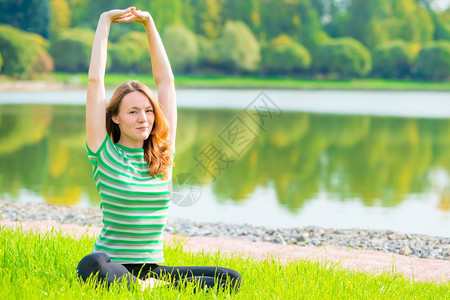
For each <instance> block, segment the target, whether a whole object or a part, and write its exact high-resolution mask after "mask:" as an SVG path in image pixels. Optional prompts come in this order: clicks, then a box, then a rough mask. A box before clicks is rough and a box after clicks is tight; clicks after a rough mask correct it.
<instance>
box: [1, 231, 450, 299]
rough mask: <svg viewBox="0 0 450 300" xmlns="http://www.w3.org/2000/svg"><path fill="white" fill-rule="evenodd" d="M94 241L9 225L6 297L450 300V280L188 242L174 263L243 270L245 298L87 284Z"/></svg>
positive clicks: (170, 260)
mask: <svg viewBox="0 0 450 300" xmlns="http://www.w3.org/2000/svg"><path fill="white" fill-rule="evenodd" d="M93 243H94V238H92V237H88V236H83V237H81V238H79V239H76V238H73V237H71V236H68V235H65V234H63V233H61V232H56V231H55V232H48V233H45V234H42V233H40V234H39V233H33V232H25V231H23V230H22V229H8V228H6V227H3V228H2V229H1V232H0V285H1V286H0V299H40V298H54V299H223V298H234V299H449V295H450V282H447V283H443V284H436V283H422V282H414V281H411V280H407V279H404V278H403V277H402V276H401V275H398V274H394V273H392V272H391V271H392V270H389V271H387V272H386V273H385V274H383V275H380V276H373V275H368V274H365V273H360V272H356V271H354V272H351V271H346V270H343V269H342V268H340V267H339V265H337V264H328V265H326V264H320V263H318V262H313V261H293V262H290V263H287V264H282V263H280V262H278V261H277V260H275V259H273V258H268V259H266V260H264V261H258V260H254V259H250V258H244V257H242V256H239V255H234V256H231V257H227V256H225V255H222V254H221V253H214V254H208V253H197V254H193V253H190V252H185V251H183V245H182V244H180V243H178V244H177V243H175V244H171V245H170V246H168V247H165V257H166V264H167V265H220V266H224V267H229V268H232V269H235V270H237V271H239V272H240V273H241V275H242V277H243V282H242V287H241V290H240V292H238V293H237V294H235V295H232V296H231V297H230V296H229V295H228V294H227V293H220V294H214V293H207V292H200V293H196V294H193V293H192V289H193V287H192V286H188V287H187V288H186V289H185V290H175V289H166V288H156V289H155V290H153V291H151V292H150V291H148V290H147V291H144V292H142V291H140V290H139V289H138V287H137V286H134V287H132V288H131V290H128V289H127V288H126V287H124V286H119V285H114V286H113V287H112V288H111V289H106V288H102V287H95V286H94V285H93V284H82V283H81V282H80V280H79V279H78V278H77V276H76V273H75V269H76V266H77V264H78V262H79V260H80V259H81V258H82V257H83V256H85V255H86V254H88V253H90V252H91V249H92V245H93Z"/></svg>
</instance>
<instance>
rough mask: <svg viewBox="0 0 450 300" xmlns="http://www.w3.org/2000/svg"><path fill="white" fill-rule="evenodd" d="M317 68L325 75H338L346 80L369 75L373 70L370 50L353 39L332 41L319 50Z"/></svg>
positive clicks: (317, 52) (316, 56)
mask: <svg viewBox="0 0 450 300" xmlns="http://www.w3.org/2000/svg"><path fill="white" fill-rule="evenodd" d="M314 62H315V63H314V64H315V68H316V70H317V71H319V72H323V73H333V72H335V73H338V74H340V75H341V76H343V77H344V78H347V77H353V76H356V77H361V76H365V75H367V74H368V73H369V72H370V70H371V68H372V58H371V55H370V52H369V50H367V48H366V47H364V45H362V44H361V43H360V42H359V41H357V40H355V39H353V38H339V39H330V40H328V41H327V42H325V43H324V44H323V45H321V46H319V47H318V48H317V51H316V53H315V55H314Z"/></svg>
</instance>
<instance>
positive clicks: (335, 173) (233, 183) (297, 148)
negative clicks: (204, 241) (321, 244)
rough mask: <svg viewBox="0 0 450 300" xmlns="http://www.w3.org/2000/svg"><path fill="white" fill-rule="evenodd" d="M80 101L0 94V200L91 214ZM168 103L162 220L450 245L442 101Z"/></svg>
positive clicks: (59, 94) (324, 96) (272, 93)
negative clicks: (380, 235) (354, 231)
mask: <svg viewBox="0 0 450 300" xmlns="http://www.w3.org/2000/svg"><path fill="white" fill-rule="evenodd" d="M85 94H86V93H85V91H74V90H69V91H56V92H2V93H0V199H3V200H7V201H20V202H46V203H53V204H62V205H76V206H90V207H98V206H99V197H98V195H97V191H96V188H95V185H94V182H93V179H92V175H91V166H90V165H89V162H88V160H87V157H86V152H85V123H84V122H85V119H84V106H83V103H84V101H85ZM108 95H111V91H109V93H108ZM177 96H178V103H179V107H180V108H179V116H178V130H177V142H176V158H175V167H174V176H173V178H174V180H173V181H174V199H173V202H174V203H173V204H172V206H171V209H170V212H169V216H170V217H171V218H183V219H190V220H196V221H201V222H203V221H204V222H225V223H237V224H243V223H247V224H252V225H262V226H266V227H272V228H275V227H280V228H282V227H298V226H321V227H334V228H364V229H392V230H398V231H403V232H409V233H423V234H429V235H437V236H446V237H448V236H450V93H448V92H375V91H308V90H306V91H297V90H264V91H260V90H215V89H204V90H179V91H178V92H177Z"/></svg>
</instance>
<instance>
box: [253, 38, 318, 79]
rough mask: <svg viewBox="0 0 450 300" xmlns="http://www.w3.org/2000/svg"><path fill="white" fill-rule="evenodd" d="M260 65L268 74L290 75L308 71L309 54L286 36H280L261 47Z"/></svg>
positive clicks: (309, 63) (309, 64)
mask: <svg viewBox="0 0 450 300" xmlns="http://www.w3.org/2000/svg"><path fill="white" fill-rule="evenodd" d="M261 64H262V67H263V68H264V69H266V71H267V72H269V73H291V72H293V71H299V70H306V69H308V68H309V67H310V66H311V54H309V51H308V50H307V49H306V48H305V47H303V46H302V45H301V44H300V43H297V42H295V41H293V40H292V39H291V38H290V37H288V36H287V35H280V36H279V37H277V38H275V39H273V40H272V41H271V42H270V43H269V44H267V46H265V47H263V51H262V63H261Z"/></svg>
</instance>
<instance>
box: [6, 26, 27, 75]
mask: <svg viewBox="0 0 450 300" xmlns="http://www.w3.org/2000/svg"><path fill="white" fill-rule="evenodd" d="M35 47H36V45H35V44H34V43H33V41H32V40H31V39H30V37H29V36H28V35H27V33H26V32H23V31H21V30H19V29H17V28H14V27H11V26H9V25H0V49H1V54H2V57H3V60H4V64H3V69H2V73H3V74H6V75H8V76H14V77H19V78H28V77H29V76H30V75H31V69H32V66H33V63H34V61H35V54H36V52H35Z"/></svg>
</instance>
